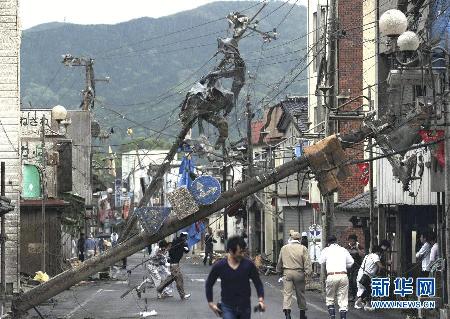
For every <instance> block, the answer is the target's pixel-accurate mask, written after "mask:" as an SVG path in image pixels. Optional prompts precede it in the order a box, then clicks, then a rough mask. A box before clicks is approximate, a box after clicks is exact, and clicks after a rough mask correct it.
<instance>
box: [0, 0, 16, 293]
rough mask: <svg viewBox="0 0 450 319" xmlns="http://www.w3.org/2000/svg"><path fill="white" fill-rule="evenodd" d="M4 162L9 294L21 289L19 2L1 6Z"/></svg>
mask: <svg viewBox="0 0 450 319" xmlns="http://www.w3.org/2000/svg"><path fill="white" fill-rule="evenodd" d="M0 11H1V12H2V16H1V19H0V43H1V47H0V105H1V107H0V108H1V114H2V119H1V122H0V126H1V128H0V161H2V162H5V166H6V194H5V195H6V196H7V197H9V198H10V199H11V200H12V204H14V205H15V210H14V211H12V212H10V213H8V214H6V215H5V216H6V222H5V224H6V229H5V235H6V236H7V241H6V260H5V261H3V260H2V261H1V262H2V263H3V262H5V263H6V284H7V288H8V291H12V290H13V289H14V290H15V291H17V289H18V288H19V285H20V282H19V271H20V269H19V262H18V259H19V241H20V207H19V196H20V184H21V167H20V152H19V134H20V126H19V118H20V41H21V31H20V23H19V19H18V1H17V0H8V1H2V2H1V3H0Z"/></svg>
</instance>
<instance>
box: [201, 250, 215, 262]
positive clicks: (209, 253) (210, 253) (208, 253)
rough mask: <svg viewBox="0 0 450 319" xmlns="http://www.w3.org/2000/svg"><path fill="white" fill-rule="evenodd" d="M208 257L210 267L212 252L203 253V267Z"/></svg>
mask: <svg viewBox="0 0 450 319" xmlns="http://www.w3.org/2000/svg"><path fill="white" fill-rule="evenodd" d="M208 257H209V264H210V265H212V259H213V252H212V251H205V258H203V265H206V261H207V260H208Z"/></svg>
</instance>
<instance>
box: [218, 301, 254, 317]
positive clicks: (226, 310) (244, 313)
mask: <svg viewBox="0 0 450 319" xmlns="http://www.w3.org/2000/svg"><path fill="white" fill-rule="evenodd" d="M222 312H223V314H222V318H223V319H250V317H251V314H252V311H251V307H250V305H249V306H247V307H235V306H228V305H225V304H222Z"/></svg>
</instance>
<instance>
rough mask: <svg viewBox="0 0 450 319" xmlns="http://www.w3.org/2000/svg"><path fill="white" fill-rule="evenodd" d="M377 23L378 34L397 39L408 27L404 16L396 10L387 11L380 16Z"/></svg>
mask: <svg viewBox="0 0 450 319" xmlns="http://www.w3.org/2000/svg"><path fill="white" fill-rule="evenodd" d="M378 23H379V26H380V32H381V33H382V34H383V35H386V36H388V37H398V36H399V35H400V34H402V33H403V32H405V31H406V29H407V27H408V20H407V19H406V16H405V14H404V13H403V12H401V11H400V10H397V9H391V10H387V11H386V12H385V13H383V14H382V15H381V17H380V20H379V22H378Z"/></svg>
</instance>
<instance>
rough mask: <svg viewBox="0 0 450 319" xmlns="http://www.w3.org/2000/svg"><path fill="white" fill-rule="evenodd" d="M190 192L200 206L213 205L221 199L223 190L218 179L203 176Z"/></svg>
mask: <svg viewBox="0 0 450 319" xmlns="http://www.w3.org/2000/svg"><path fill="white" fill-rule="evenodd" d="M189 191H190V192H191V194H192V196H193V197H194V199H195V201H196V202H197V203H199V204H200V205H211V204H212V203H214V202H215V201H216V200H218V199H219V197H220V194H221V191H222V189H221V187H220V182H219V181H218V180H217V179H215V178H214V177H212V176H207V175H202V176H200V177H197V178H196V179H195V180H194V181H193V182H192V184H191V186H190V187H189Z"/></svg>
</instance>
